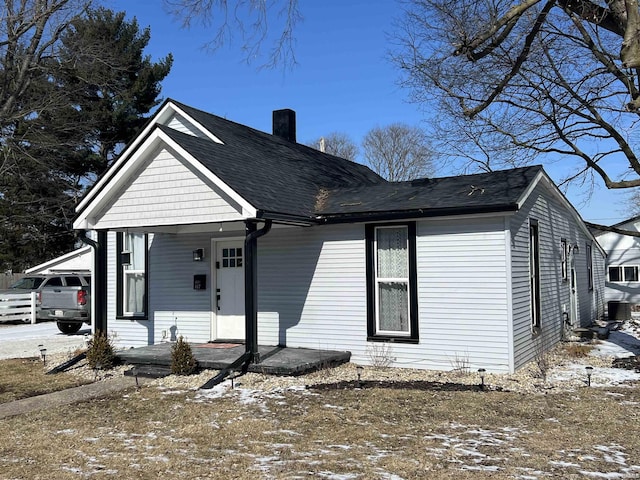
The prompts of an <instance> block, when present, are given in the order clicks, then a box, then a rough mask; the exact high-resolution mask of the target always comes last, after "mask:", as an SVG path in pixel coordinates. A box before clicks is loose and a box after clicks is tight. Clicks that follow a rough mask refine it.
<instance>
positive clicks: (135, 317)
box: [116, 315, 149, 321]
mask: <svg viewBox="0 0 640 480" xmlns="http://www.w3.org/2000/svg"><path fill="white" fill-rule="evenodd" d="M116 320H131V321H133V320H149V317H147V316H146V315H129V316H124V315H120V316H116Z"/></svg>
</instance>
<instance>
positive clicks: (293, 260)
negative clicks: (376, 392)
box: [258, 225, 367, 358]
mask: <svg viewBox="0 0 640 480" xmlns="http://www.w3.org/2000/svg"><path fill="white" fill-rule="evenodd" d="M366 312H367V308H366V277H365V242H364V225H341V226H323V227H310V228H287V229H281V230H276V229H274V230H272V231H271V232H270V233H269V234H267V235H266V236H264V237H261V238H259V239H258V339H259V342H260V343H261V344H268V345H269V344H270V345H286V346H288V347H307V348H316V349H338V350H349V351H351V352H352V354H353V355H354V356H355V357H357V358H363V355H364V350H365V349H366V336H367V314H366Z"/></svg>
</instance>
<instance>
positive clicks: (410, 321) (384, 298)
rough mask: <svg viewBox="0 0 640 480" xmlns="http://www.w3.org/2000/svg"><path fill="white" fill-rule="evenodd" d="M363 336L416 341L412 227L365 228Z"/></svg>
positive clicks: (375, 338) (403, 224)
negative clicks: (365, 317) (365, 263)
mask: <svg viewBox="0 0 640 480" xmlns="http://www.w3.org/2000/svg"><path fill="white" fill-rule="evenodd" d="M366 239H367V317H368V318H367V335H368V339H369V340H372V341H376V340H377V341H396V342H402V341H405V342H414V343H415V342H417V341H418V299H417V272H416V225H415V222H411V223H402V224H384V225H367V226H366Z"/></svg>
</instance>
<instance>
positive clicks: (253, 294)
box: [244, 220, 272, 363]
mask: <svg viewBox="0 0 640 480" xmlns="http://www.w3.org/2000/svg"><path fill="white" fill-rule="evenodd" d="M271 225H272V221H271V220H266V221H265V223H264V227H262V228H261V229H260V230H257V228H258V227H257V222H256V221H255V220H247V221H246V228H247V236H246V237H245V240H244V255H245V258H244V261H245V270H244V315H245V336H246V339H245V353H247V354H249V355H250V360H249V361H250V362H252V363H260V353H259V352H258V238H260V237H262V236H263V235H266V234H267V233H269V231H270V230H271Z"/></svg>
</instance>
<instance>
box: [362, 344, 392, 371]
mask: <svg viewBox="0 0 640 480" xmlns="http://www.w3.org/2000/svg"><path fill="white" fill-rule="evenodd" d="M366 353H367V356H368V357H369V361H370V362H371V366H372V367H374V368H387V367H390V366H391V365H393V362H395V361H396V357H394V356H393V349H392V348H391V345H388V344H386V343H375V344H372V345H369V346H368V347H367V352H366Z"/></svg>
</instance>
